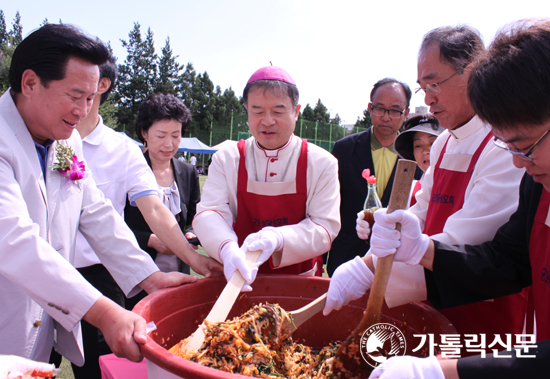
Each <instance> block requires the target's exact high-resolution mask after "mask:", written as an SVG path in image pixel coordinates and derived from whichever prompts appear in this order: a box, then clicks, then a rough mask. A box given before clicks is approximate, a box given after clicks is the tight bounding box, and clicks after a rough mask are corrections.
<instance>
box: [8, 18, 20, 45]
mask: <svg viewBox="0 0 550 379" xmlns="http://www.w3.org/2000/svg"><path fill="white" fill-rule="evenodd" d="M9 34H10V37H11V38H12V43H13V44H14V45H15V46H17V45H19V44H20V43H21V41H23V26H22V25H21V15H20V14H19V11H17V12H16V13H15V18H14V19H13V23H12V27H11V31H10V33H9Z"/></svg>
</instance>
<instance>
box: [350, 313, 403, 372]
mask: <svg viewBox="0 0 550 379" xmlns="http://www.w3.org/2000/svg"><path fill="white" fill-rule="evenodd" d="M406 350H407V344H406V342H405V335H404V334H403V332H401V330H399V328H398V327H397V326H395V325H392V324H385V323H380V324H374V325H373V326H371V327H370V328H368V329H367V330H365V332H364V333H363V335H362V336H361V341H360V351H361V356H362V357H363V359H364V360H365V362H367V363H368V364H369V365H370V366H372V367H376V366H378V365H381V364H382V363H384V362H386V360H388V359H389V358H391V357H394V356H398V355H405V351H406Z"/></svg>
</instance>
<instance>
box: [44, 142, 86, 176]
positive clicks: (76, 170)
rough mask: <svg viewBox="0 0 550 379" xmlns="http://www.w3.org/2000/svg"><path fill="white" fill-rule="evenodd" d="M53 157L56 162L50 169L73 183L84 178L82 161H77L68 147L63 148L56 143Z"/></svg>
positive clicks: (84, 167) (84, 166)
mask: <svg viewBox="0 0 550 379" xmlns="http://www.w3.org/2000/svg"><path fill="white" fill-rule="evenodd" d="M55 156H56V162H55V163H54V164H52V165H51V166H50V167H52V168H53V169H54V170H57V171H58V172H59V173H60V174H61V175H63V176H66V177H67V178H69V179H70V180H72V181H73V182H76V181H77V180H80V179H84V178H85V177H86V174H87V172H86V165H85V164H84V162H83V161H79V160H78V157H77V156H76V155H75V153H74V152H73V149H72V148H71V147H70V146H63V145H62V144H60V143H59V141H58V142H56V143H55Z"/></svg>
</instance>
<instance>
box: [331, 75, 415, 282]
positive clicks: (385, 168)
mask: <svg viewBox="0 0 550 379" xmlns="http://www.w3.org/2000/svg"><path fill="white" fill-rule="evenodd" d="M410 100H411V89H410V88H409V86H408V85H407V84H405V83H401V82H399V81H397V80H395V79H392V78H384V79H381V80H379V81H378V82H376V83H375V84H374V86H373V87H372V90H371V93H370V103H369V105H368V108H369V112H370V114H371V118H372V128H370V129H368V130H366V131H364V132H361V133H356V134H352V135H350V136H347V137H344V138H342V139H341V140H339V141H337V142H336V143H335V144H334V148H333V149H332V154H333V155H334V156H335V157H336V158H337V159H338V168H339V169H338V178H339V180H340V183H341V187H340V198H341V207H340V218H341V221H342V229H341V230H340V233H339V234H338V237H336V239H335V240H334V244H333V245H332V249H331V250H330V255H329V258H328V263H327V271H328V273H329V275H332V274H333V273H334V270H336V268H337V267H338V266H340V265H341V264H342V263H345V262H347V261H349V260H350V259H353V258H354V257H355V256H357V255H360V256H362V255H364V254H365V251H367V250H368V244H366V243H365V241H363V240H361V239H360V238H359V237H357V232H356V231H355V220H356V217H357V212H359V211H362V210H363V204H364V202H365V198H366V197H367V182H366V181H365V179H363V177H362V176H361V173H362V172H363V170H364V169H367V168H368V169H369V170H370V172H371V174H373V175H375V176H376V179H377V181H376V189H377V192H378V197H379V198H380V201H381V202H382V206H385V207H386V206H388V202H389V201H390V195H391V189H392V186H393V178H394V176H395V168H396V166H397V164H396V163H397V160H398V156H397V154H396V153H395V151H394V149H393V141H394V139H395V137H396V136H397V133H399V128H401V126H403V122H405V120H406V119H407V116H408V115H409V103H410ZM420 175H421V174H420V172H419V173H418V175H417V176H416V179H419V178H420Z"/></svg>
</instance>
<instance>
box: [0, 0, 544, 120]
mask: <svg viewBox="0 0 550 379" xmlns="http://www.w3.org/2000/svg"><path fill="white" fill-rule="evenodd" d="M0 9H1V10H3V12H4V16H5V18H6V24H7V27H8V29H11V24H12V21H13V18H14V17H15V13H16V12H17V11H19V13H20V14H21V23H22V25H23V35H24V36H26V35H27V34H29V33H30V32H31V31H32V30H34V29H35V28H37V27H39V25H40V24H41V23H42V21H44V19H46V18H47V19H48V21H49V22H51V23H54V22H59V20H60V19H61V20H62V21H63V23H70V24H74V25H76V26H79V27H80V28H82V29H83V30H84V31H85V32H87V33H88V34H90V35H94V36H97V37H99V38H100V39H102V40H103V41H105V42H107V41H109V42H110V43H111V46H112V48H113V50H114V53H115V55H116V56H117V57H118V60H119V63H123V61H124V59H125V57H126V50H125V49H124V48H123V47H122V43H121V42H120V40H121V39H123V40H126V41H127V40H128V33H129V32H130V31H131V30H132V29H133V27H134V23H135V22H139V24H140V25H141V31H142V35H143V36H145V34H146V32H147V29H148V28H151V31H152V32H153V33H154V39H155V48H156V51H157V54H160V51H161V49H162V47H163V46H164V44H165V41H166V38H167V37H168V36H169V37H170V43H171V46H172V50H173V53H174V54H175V55H178V56H179V57H178V62H179V63H180V64H187V63H188V62H191V63H192V64H193V65H194V67H195V70H196V71H197V72H200V73H202V72H204V71H206V72H208V75H209V76H210V79H211V80H212V81H213V82H214V84H215V85H219V86H220V87H221V89H222V91H223V90H225V89H226V88H229V87H231V88H232V89H233V90H234V91H235V93H236V94H237V96H240V95H242V90H243V88H244V86H245V85H246V82H247V80H248V78H249V77H250V76H251V75H252V73H253V72H254V71H255V70H256V69H258V68H260V67H263V66H267V65H269V64H270V62H272V64H273V65H275V66H280V67H282V68H284V69H285V70H286V71H288V72H289V73H290V75H291V76H292V77H293V78H294V81H295V82H296V84H297V86H298V89H299V91H300V103H301V104H302V107H304V106H305V105H306V104H308V103H309V104H310V106H312V107H314V106H315V104H316V103H317V100H318V99H321V101H322V102H323V104H324V105H325V106H326V107H327V109H329V112H330V114H331V117H334V116H335V115H336V114H338V115H339V116H340V118H341V119H342V120H343V122H344V123H345V124H353V123H355V121H356V120H357V118H358V117H362V115H363V111H364V110H365V109H366V108H367V105H368V102H369V95H370V91H371V89H372V86H373V85H374V83H376V82H377V81H378V80H379V79H382V78H385V77H393V78H395V79H397V80H400V81H403V82H405V83H407V84H408V85H409V86H410V87H411V88H412V89H413V91H414V89H415V88H416V87H417V86H416V60H417V53H418V47H419V45H420V43H421V41H422V37H423V35H424V34H425V33H427V32H428V31H430V30H431V29H433V28H436V27H439V26H447V25H451V26H456V25H458V24H467V25H470V26H472V27H474V28H476V29H478V30H479V31H480V32H481V35H482V37H483V40H484V42H485V43H486V44H488V43H490V41H491V40H492V39H493V37H494V35H495V33H496V32H497V30H498V29H499V28H501V27H503V26H505V25H506V24H509V23H511V22H513V21H515V20H518V19H521V18H533V17H539V18H540V17H550V1H548V0H521V1H509V0H501V1H498V2H497V1H494V0H493V1H486V0H461V1H456V0H455V1H446V0H439V1H430V2H424V1H418V2H417V1H412V0H405V1H402V0H393V1H380V0H378V1H376V0H375V1H373V0H356V1H348V0H331V1H327V0H317V1H315V0H271V1H264V0H231V1H228V0H226V1H223V0H155V1H143V0H133V1H122V0H115V1H113V0H110V1H106V0H95V1H90V2H82V1H79V2H76V1H73V2H68V1H66V0H47V1H44V0H34V1H29V0H18V1H9V2H8V1H6V2H3V4H2V5H0ZM421 105H424V99H423V97H422V96H420V95H419V94H418V95H414V94H413V97H412V100H411V111H413V112H414V108H415V107H416V106H421Z"/></svg>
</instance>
